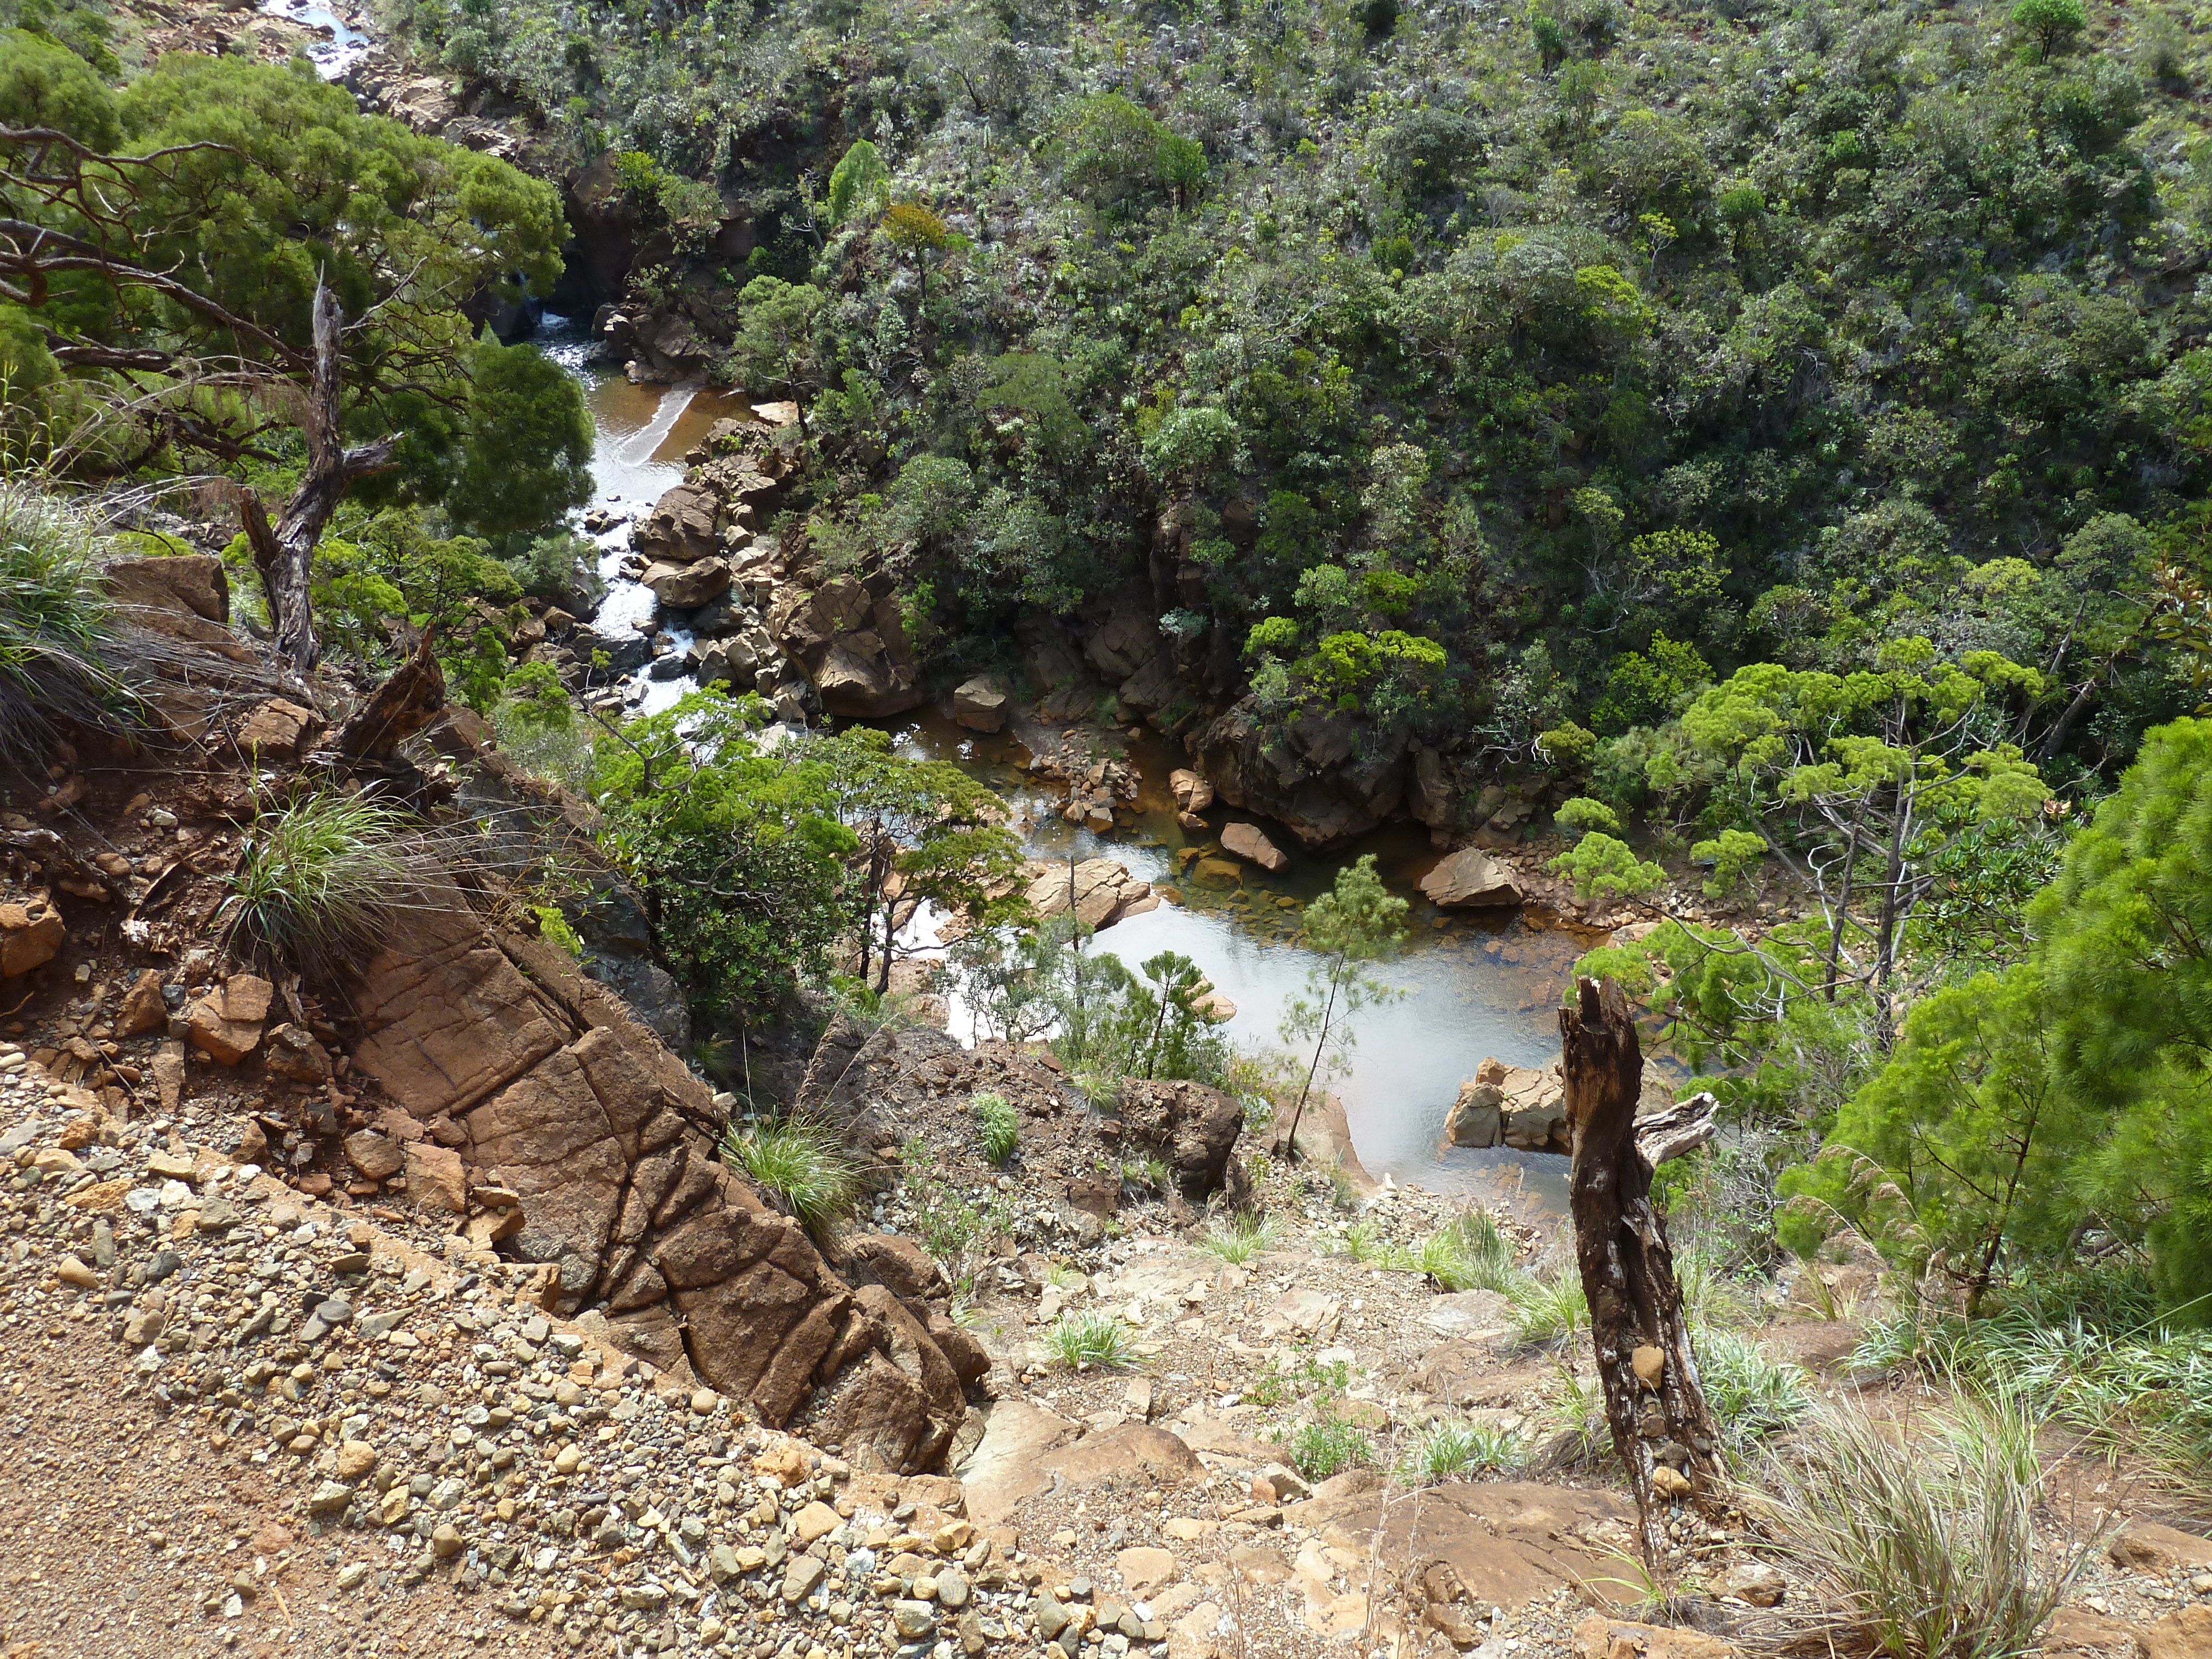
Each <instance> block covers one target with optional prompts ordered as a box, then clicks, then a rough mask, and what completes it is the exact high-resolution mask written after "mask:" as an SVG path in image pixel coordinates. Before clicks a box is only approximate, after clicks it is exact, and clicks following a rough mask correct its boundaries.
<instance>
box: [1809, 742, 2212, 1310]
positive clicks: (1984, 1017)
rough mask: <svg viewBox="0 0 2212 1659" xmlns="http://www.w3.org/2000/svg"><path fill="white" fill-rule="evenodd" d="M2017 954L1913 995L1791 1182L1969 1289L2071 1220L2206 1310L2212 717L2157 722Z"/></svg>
mask: <svg viewBox="0 0 2212 1659" xmlns="http://www.w3.org/2000/svg"><path fill="white" fill-rule="evenodd" d="M2028 925H2029V930H2030V933H2031V935H2032V940H2033V942H2032V945H2031V947H2030V953H2029V955H2028V957H2027V960H2026V961H2024V962H2021V963H2017V964H2015V965H2014V966H2013V967H2010V968H2008V969H2006V970H2005V971H2004V972H2002V974H1995V975H1990V974H1984V975H1978V976H1977V977H1975V978H1974V979H1972V981H1968V982H1966V983H1965V984H1963V985H1958V986H1954V987H1948V988H1946V989H1944V990H1942V991H1939V992H1937V993H1936V994H1934V995H1932V996H1930V997H1929V998H1927V999H1926V1000H1923V1002H1921V1003H1920V1004H1919V1005H1918V1006H1916V1007H1915V1008H1914V1009H1913V1011H1912V1012H1911V1017H1910V1018H1908V1019H1907V1020H1906V1022H1905V1030H1904V1034H1903V1038H1902V1040H1901V1041H1900V1042H1899V1044H1898V1046H1897V1048H1896V1051H1895V1053H1894V1054H1893V1055H1892V1056H1891V1057H1890V1058H1889V1060H1888V1062H1887V1065H1885V1066H1883V1067H1882V1068H1881V1071H1880V1072H1879V1073H1878V1074H1877V1075H1876V1076H1875V1078H1874V1079H1873V1080H1872V1081H1871V1082H1870V1083H1869V1084H1868V1085H1867V1086H1866V1087H1864V1088H1863V1089H1862V1090H1860V1091H1858V1092H1857V1095H1856V1096H1855V1097H1853V1098H1852V1099H1851V1100H1850V1102H1849V1103H1848V1104H1846V1105H1845V1106H1844V1109H1842V1111H1841V1112H1840V1113H1839V1114H1838V1116H1837V1119H1836V1122H1835V1126H1834V1129H1833V1131H1832V1134H1831V1135H1830V1137H1829V1144H1828V1146H1827V1147H1826V1149H1825V1150H1824V1152H1823V1153H1822V1156H1821V1157H1820V1159H1819V1160H1817V1161H1816V1162H1815V1163H1814V1164H1812V1165H1811V1166H1809V1167H1808V1168H1806V1169H1802V1170H1796V1171H1793V1172H1791V1174H1790V1176H1788V1177H1786V1180H1785V1186H1786V1188H1787V1189H1788V1190H1790V1191H1791V1192H1793V1193H1795V1194H1799V1195H1800V1197H1801V1199H1802V1200H1803V1202H1802V1204H1801V1206H1799V1207H1800V1212H1801V1219H1800V1221H1799V1223H1798V1231H1799V1235H1800V1237H1799V1242H1800V1243H1809V1242H1810V1241H1811V1240H1812V1239H1814V1238H1815V1237H1818V1236H1819V1235H1820V1233H1821V1232H1824V1231H1826V1225H1827V1224H1829V1223H1830V1222H1832V1219H1833V1218H1843V1219H1846V1220H1848V1221H1850V1222H1851V1223H1852V1224H1853V1225H1857V1226H1860V1227H1862V1228H1863V1229H1864V1230H1865V1231H1867V1232H1868V1233H1869V1236H1871V1237H1875V1239H1876V1240H1877V1242H1879V1243H1882V1244H1883V1245H1884V1247H1885V1248H1886V1249H1888V1250H1889V1251H1890V1252H1891V1253H1892V1254H1893V1255H1895V1256H1896V1257H1898V1258H1899V1259H1900V1260H1901V1261H1905V1262H1907V1263H1909V1264H1911V1266H1912V1267H1915V1268H1916V1269H1917V1270H1918V1271H1922V1272H1924V1271H1926V1270H1927V1269H1928V1268H1929V1267H1938V1268H1941V1269H1942V1270H1943V1271H1944V1272H1946V1273H1949V1274H1950V1275H1952V1276H1953V1277H1954V1279H1956V1280H1957V1281H1958V1282H1959V1283H1960V1285H1962V1287H1963V1288H1964V1289H1965V1291H1966V1294H1967V1296H1968V1298H1969V1302H1970V1305H1978V1303H1979V1301H1980V1298H1981V1297H1982V1296H1983V1294H1984V1292H1985V1291H1987V1290H1988V1289H1989V1287H1990V1284H1991V1282H1992V1280H1993V1279H1995V1278H1996V1276H1997V1275H1998V1274H1999V1273H2002V1272H2003V1271H2005V1270H2006V1269H2007V1268H2008V1267H2011V1268H2020V1267H2025V1266H2026V1265H2027V1264H2028V1263H2031V1262H2033V1261H2059V1262H2063V1261H2065V1260H2066V1259H2067V1258H2068V1255H2069V1245H2070V1244H2071V1243H2072V1242H2073V1241H2074V1240H2075V1238H2076V1237H2079V1235H2080V1234H2081V1232H2082V1231H2085V1230H2088V1231H2098V1232H2101V1233H2103V1234H2106V1235H2107V1236H2110V1237H2113V1238H2115V1239H2117V1240H2118V1241H2120V1242H2121V1243H2133V1244H2140V1245H2142V1247H2144V1248H2145V1249H2147V1250H2148V1255H2149V1259H2150V1261H2151V1264H2152V1267H2153V1269H2154V1273H2155V1274H2156V1276H2157V1279H2158V1282H2159V1285H2160V1290H2161V1291H2162V1292H2163V1294H2164V1296H2165V1297H2166V1303H2167V1305H2168V1306H2169V1308H2170V1309H2172V1310H2176V1311H2178V1312H2179V1313H2182V1314H2184V1315H2185V1316H2187V1317H2189V1318H2190V1319H2191V1320H2192V1321H2193V1322H2199V1323H2202V1322H2206V1320H2207V1319H2208V1317H2212V1304H2207V1303H2206V1302H2205V1300H2204V1297H2205V1287H2206V1286H2207V1285H2212V1074H2208V1073H2212V1057H2208V1054H2207V1052H2206V1047H2205V1042H2204V1036H2203V1034H2204V1032H2205V1031H2206V1030H2207V1029H2212V1028H2208V1025H2207V1023H2206V1022H2207V1020H2208V1019H2212V951H2208V946H2207V943H2206V941H2207V939H2212V722H2207V721H2203V720H2179V721H2176V722H2174V723H2173V724H2172V725H2169V726H2160V727H2158V728H2155V729H2154V730H2153V731H2152V732H2150V733H2149V734H2148V738H2147V740H2146V742H2145V744H2144V746H2143V750H2142V759H2141V760H2140V761H2139V762H2138V763H2136V765H2135V766H2134V767H2133V768H2131V769H2130V770H2129V771H2128V773H2127V774H2126V775H2125V776H2124V778H2123V779H2122V781H2121V784H2120V787H2119V790H2118V793H2115V794H2114V795H2113V796H2112V798H2111V799H2108V800H2107V801H2106V802H2105V803H2104V805H2102V806H2100V808H2099V809H2098V811H2097V815H2096V818H2095V821H2094V822H2093V823H2092V824H2091V825H2089V826H2088V827H2087V828H2086V829H2083V830H2082V831H2081V833H2080V834H2079V835H2077V836H2075V839H2074V841H2073V842H2072V844H2071V845H2070V846H2069V848H2067V852H2066V855H2065V860H2064V863H2063V867H2062V868H2061V870H2060V872H2059V874H2058V876H2057V879H2056V880H2054V881H2053V882H2051V884H2050V885H2049V886H2048V887H2046V888H2045V890H2044V891H2043V892H2042V893H2041V894H2040V895H2039V896H2038V897H2037V898H2036V899H2035V901H2034V902H2033V904H2032V905H2031V906H2030V907H2029V909H2028Z"/></svg>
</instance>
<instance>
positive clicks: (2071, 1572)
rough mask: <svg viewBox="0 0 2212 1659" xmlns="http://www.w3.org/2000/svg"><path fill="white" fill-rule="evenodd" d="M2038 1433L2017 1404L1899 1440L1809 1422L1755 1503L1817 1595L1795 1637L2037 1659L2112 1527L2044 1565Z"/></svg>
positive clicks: (1996, 1403)
mask: <svg viewBox="0 0 2212 1659" xmlns="http://www.w3.org/2000/svg"><path fill="white" fill-rule="evenodd" d="M2035 1430H2036V1422H2035V1419H2034V1417H2033V1414H2032V1413H2030V1412H2029V1411H2028V1410H2027V1408H2025V1407H2023V1406H2022V1405H2021V1403H2020V1402H2019V1401H2016V1400H2012V1399H2005V1398H1998V1399H1995V1400H1990V1401H1978V1400H1972V1399H1967V1400H1964V1401H1960V1403H1959V1404H1957V1405H1956V1406H1954V1407H1953V1408H1952V1409H1951V1410H1949V1411H1948V1412H1945V1413H1942V1414H1938V1415H1931V1416H1929V1417H1928V1418H1924V1419H1919V1420H1918V1421H1917V1422H1911V1423H1908V1424H1905V1425H1902V1426H1901V1427H1900V1426H1896V1425H1888V1424H1883V1423H1879V1422H1877V1421H1875V1419H1873V1418H1871V1417H1869V1416H1868V1415H1867V1414H1866V1413H1864V1412H1863V1411H1859V1410H1857V1409H1854V1408H1850V1407H1837V1408H1834V1409H1831V1410H1824V1411H1822V1412H1821V1413H1820V1414H1818V1415H1817V1416H1815V1417H1813V1418H1811V1419H1808V1422H1807V1424H1806V1426H1805V1428H1804V1429H1803V1431H1802V1432H1801V1433H1800V1434H1799V1435H1798V1437H1796V1442H1795V1443H1794V1445H1793V1447H1792V1449H1791V1450H1790V1455H1788V1456H1787V1457H1786V1458H1776V1459H1772V1460H1770V1461H1769V1462H1768V1463H1767V1465H1766V1468H1765V1472H1764V1474H1763V1478H1762V1480H1761V1486H1762V1488H1763V1490H1761V1491H1759V1492H1754V1493H1753V1494H1750V1495H1749V1496H1750V1501H1751V1504H1752V1507H1753V1510H1754V1511H1755V1512H1756V1513H1757V1514H1758V1515H1759V1518H1760V1519H1761V1520H1763V1521H1764V1522H1765V1523H1766V1525H1767V1526H1768V1527H1769V1528H1771V1532H1772V1534H1773V1535H1774V1537H1775V1538H1776V1540H1777V1542H1778V1547H1780V1549H1781V1550H1782V1551H1783V1553H1784V1554H1785V1555H1786V1556H1787V1557H1788V1558H1789V1559H1790V1561H1791V1562H1792V1564H1793V1565H1794V1568H1795V1571H1794V1574H1793V1576H1794V1577H1796V1579H1797V1580H1798V1581H1799V1583H1801V1584H1802V1586H1803V1587H1804V1590H1805V1592H1806V1594H1805V1595H1804V1597H1803V1598H1802V1599H1803V1601H1804V1602H1805V1603H1806V1610H1805V1611H1802V1612H1793V1613H1790V1615H1788V1618H1787V1623H1788V1625H1789V1626H1790V1627H1791V1629H1790V1634H1792V1635H1794V1636H1796V1638H1799V1639H1801V1640H1802V1639H1806V1638H1810V1639H1811V1640H1814V1641H1818V1642H1820V1643H1824V1644H1832V1650H1838V1651H1843V1652H1848V1653H1862V1654H1881V1655H1884V1656H1887V1659H2007V1656H2010V1655H2012V1654H2016V1653H2024V1652H2026V1651H2027V1650H2030V1649H2032V1648H2033V1647H2034V1646H2035V1645H2036V1644H2037V1640H2038V1638H2039V1634H2040V1632H2041V1631H2042V1629H2043V1626H2044V1625H2045V1622H2046V1621H2048V1620H2049V1619H2050V1618H2051V1613H2053V1612H2054V1611H2055V1610H2056V1609H2057V1606H2058V1604H2059V1602H2060V1601H2063V1599H2064V1598H2065V1596H2066V1595H2067V1594H2068V1592H2069V1590H2070V1589H2071V1588H2072V1586H2073V1584H2074V1582H2075V1579H2076V1578H2077V1577H2080V1575H2081V1571H2082V1569H2083V1568H2084V1567H2085V1566H2086V1565H2087V1564H2088V1562H2089V1560H2090V1559H2091V1558H2092V1556H2093V1553H2095V1551H2096V1550H2097V1549H2098V1547H2100V1545H2101V1544H2102V1542H2103V1541H2104V1539H2105V1537H2106V1534H2108V1533H2109V1532H2110V1530H2111V1525H2112V1522H2111V1518H2110V1516H2104V1515H2100V1516H2096V1517H2094V1519H2093V1520H2092V1521H2090V1522H2089V1523H2088V1524H2087V1526H2085V1527H2081V1528H2075V1530H2074V1533H2073V1535H2072V1536H2070V1537H2069V1538H2067V1539H2065V1540H2064V1541H2062V1542H2061V1543H2060V1544H2059V1545H2058V1546H2057V1547H2055V1548H2052V1547H2046V1548H2044V1549H2042V1550H2040V1551H2039V1550H2038V1548H2037V1547H2036V1521H2037V1515H2038V1511H2039V1509H2041V1507H2042V1506H2043V1504H2044V1500H2045V1492H2044V1476H2043V1466H2042V1460H2041V1457H2040V1455H2039V1453H2038V1451H2037V1449H2036V1444H2035ZM1791 1599H1792V1601H1793V1603H1795V1602H1796V1601H1799V1599H1800V1598H1799V1597H1797V1596H1796V1595H1793V1596H1792V1598H1791Z"/></svg>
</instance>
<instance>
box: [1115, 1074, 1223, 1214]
mask: <svg viewBox="0 0 2212 1659" xmlns="http://www.w3.org/2000/svg"><path fill="white" fill-rule="evenodd" d="M1109 1131H1110V1132H1112V1133H1109ZM1243 1132H1244V1107H1243V1103H1241V1102H1240V1101H1238V1100H1237V1098H1236V1097H1234V1096H1232V1095H1227V1094H1224V1093H1223V1092H1222V1091H1220V1090H1218V1089H1210V1088H1208V1087H1206V1085H1204V1084H1202V1083H1190V1082H1185V1081H1180V1080H1177V1081H1164V1082H1161V1081H1152V1080H1147V1079H1137V1078H1132V1079H1129V1080H1128V1081H1127V1082H1125V1083H1124V1084H1122V1085H1121V1115H1120V1117H1119V1119H1118V1121H1116V1120H1109V1121H1107V1122H1105V1123H1102V1124H1101V1125H1100V1126H1099V1133H1100V1134H1101V1135H1102V1136H1105V1137H1106V1138H1107V1139H1109V1140H1110V1141H1117V1142H1119V1143H1120V1144H1121V1146H1123V1147H1126V1148H1137V1147H1141V1148H1143V1149H1144V1150H1145V1151H1146V1152H1152V1153H1154V1154H1156V1155H1158V1157H1159V1158H1162V1159H1164V1161H1165V1162H1166V1164H1167V1166H1168V1168H1169V1169H1170V1170H1172V1171H1174V1173H1175V1180H1176V1186H1177V1187H1179V1188H1182V1195H1183V1196H1184V1197H1185V1198H1188V1199H1189V1200H1192V1201H1193V1202H1199V1201H1202V1200H1205V1199H1206V1198H1207V1197H1209V1196H1211V1195H1212V1194H1214V1193H1215V1192H1218V1191H1222V1190H1226V1191H1227V1192H1228V1193H1229V1194H1230V1199H1231V1204H1232V1205H1234V1204H1236V1203H1237V1200H1239V1199H1240V1198H1241V1197H1243V1195H1244V1194H1246V1193H1247V1191H1248V1190H1249V1188H1248V1186H1247V1182H1246V1180H1245V1175H1244V1170H1243V1165H1241V1164H1238V1163H1237V1159H1236V1158H1235V1156H1234V1152H1235V1148H1236V1146H1237V1136H1238V1135H1240V1134H1242V1133H1243Z"/></svg>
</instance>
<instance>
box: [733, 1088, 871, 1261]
mask: <svg viewBox="0 0 2212 1659" xmlns="http://www.w3.org/2000/svg"><path fill="white" fill-rule="evenodd" d="M722 1161H723V1162H724V1163H725V1164H728V1165H729V1166H730V1168H732V1169H733V1170H738V1172H739V1173H741V1174H742V1175H744V1176H745V1177H746V1179H748V1180H749V1181H750V1182H752V1183H753V1185H755V1186H756V1187H759V1188H763V1190H765V1191H768V1192H771V1193H774V1194H775V1195H776V1196H777V1197H778V1198H780V1199H781V1200H783V1202H784V1203H785V1204H786V1205H787V1206H789V1208H790V1211H791V1213H792V1214H793V1215H794V1216H796V1217H797V1218H798V1219H799V1225H801V1226H802V1227H805V1229H806V1231H808V1232H810V1233H814V1234H817V1235H819V1234H820V1233H822V1232H823V1231H824V1230H826V1229H828V1228H829V1227H832V1226H835V1225H836V1224H837V1223H838V1222H839V1221H842V1219H844V1218H845V1217H846V1216H848V1215H849V1214H851V1213H852V1211H853V1205H854V1201H855V1200H857V1199H858V1198H859V1197H860V1166H859V1165H858V1164H855V1163H854V1161H853V1157H852V1154H851V1153H849V1152H847V1151H846V1150H845V1142H844V1138H843V1137H842V1135H840V1134H839V1133H837V1131H836V1129H834V1128H832V1127H829V1125H828V1124H826V1123H821V1122H817V1121H815V1120H813V1119H811V1118H805V1117H786V1118H778V1119H776V1120H775V1121H769V1122H762V1123H753V1124H750V1125H747V1126H745V1127H742V1128H740V1127H738V1126H737V1125H735V1124H732V1126H731V1127H730V1130H729V1133H727V1134H726V1135H725V1136H724V1137H723V1139H722Z"/></svg>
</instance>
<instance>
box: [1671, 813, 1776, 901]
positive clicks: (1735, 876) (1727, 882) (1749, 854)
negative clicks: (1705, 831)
mask: <svg viewBox="0 0 2212 1659" xmlns="http://www.w3.org/2000/svg"><path fill="white" fill-rule="evenodd" d="M1767 851H1768V848H1767V844H1766V837H1765V836H1755V835H1753V834H1752V832H1751V831H1750V830H1748V829H1723V830H1722V831H1721V832H1720V834H1719V835H1717V836H1715V837H1714V838H1713V839H1712V840H1711V841H1701V842H1695V843H1693V844H1692V847H1691V848H1690V862H1691V863H1692V864H1704V865H1710V866H1712V872H1713V874H1712V879H1711V880H1710V881H1708V882H1707V883H1706V884H1705V896H1706V897H1707V898H1722V897H1724V896H1727V895H1728V894H1729V893H1732V892H1734V891H1735V890H1736V889H1737V888H1739V887H1741V886H1742V885H1743V884H1744V882H1745V880H1746V878H1747V877H1749V875H1750V874H1751V872H1752V869H1753V866H1755V865H1757V864H1758V862H1759V860H1761V859H1763V858H1765V856H1766V854H1767Z"/></svg>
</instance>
